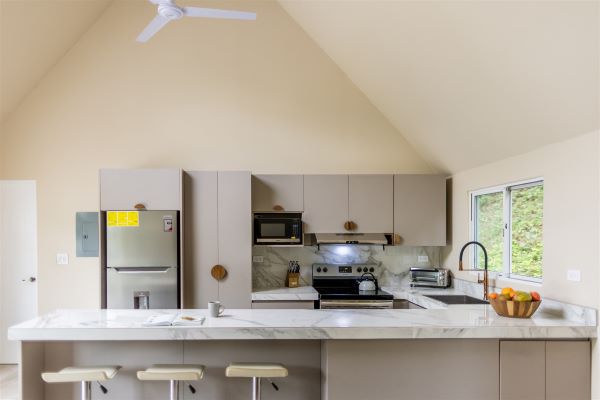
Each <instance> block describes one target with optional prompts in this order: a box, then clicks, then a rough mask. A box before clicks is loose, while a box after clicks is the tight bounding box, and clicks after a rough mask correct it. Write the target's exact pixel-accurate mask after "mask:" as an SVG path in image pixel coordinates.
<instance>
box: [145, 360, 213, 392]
mask: <svg viewBox="0 0 600 400" xmlns="http://www.w3.org/2000/svg"><path fill="white" fill-rule="evenodd" d="M203 376H204V365H188V364H155V365H153V366H151V367H150V368H147V369H146V370H144V371H138V372H137V378H138V379H139V380H140V381H169V383H170V384H169V388H170V390H169V394H170V399H171V400H177V397H178V396H179V382H180V381H199V380H200V379H202V377H203ZM190 390H192V392H193V393H195V391H196V389H194V388H193V386H190Z"/></svg>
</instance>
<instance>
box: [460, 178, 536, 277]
mask: <svg viewBox="0 0 600 400" xmlns="http://www.w3.org/2000/svg"><path fill="white" fill-rule="evenodd" d="M543 211H544V183H543V181H542V180H539V179H538V180H535V181H530V182H524V183H518V184H513V185H506V186H500V187H496V188H493V189H486V190H480V191H476V192H472V193H471V232H472V236H471V237H472V239H473V240H477V241H478V242H481V243H482V244H483V245H484V246H485V248H486V250H487V253H488V269H489V270H490V271H494V272H499V273H501V274H503V275H505V276H508V277H510V278H515V279H525V280H531V281H537V282H541V280H542V254H543V236H542V234H543V222H544V219H543ZM472 262H473V266H474V267H476V268H480V269H483V263H484V257H483V252H482V251H481V249H480V248H479V247H477V248H476V250H475V251H474V252H473V259H472Z"/></svg>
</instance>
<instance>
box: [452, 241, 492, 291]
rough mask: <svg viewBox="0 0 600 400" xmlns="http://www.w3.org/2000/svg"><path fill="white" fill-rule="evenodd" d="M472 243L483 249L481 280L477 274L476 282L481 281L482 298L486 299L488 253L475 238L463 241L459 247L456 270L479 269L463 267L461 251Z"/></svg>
mask: <svg viewBox="0 0 600 400" xmlns="http://www.w3.org/2000/svg"><path fill="white" fill-rule="evenodd" d="M472 244H474V245H476V246H479V247H481V250H483V259H484V266H483V280H481V279H479V276H477V283H483V299H484V300H487V299H488V254H487V250H486V249H485V247H484V246H483V245H482V244H481V243H479V242H477V241H475V240H473V241H471V242H467V243H465V245H464V246H463V247H462V249H460V256H459V257H458V270H459V271H480V270H479V269H463V253H464V252H465V249H466V248H467V247H469V246H470V245H472Z"/></svg>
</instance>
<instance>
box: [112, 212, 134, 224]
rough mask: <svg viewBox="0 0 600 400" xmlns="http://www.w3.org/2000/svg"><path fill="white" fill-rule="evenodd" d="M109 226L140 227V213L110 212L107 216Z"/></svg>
mask: <svg viewBox="0 0 600 400" xmlns="http://www.w3.org/2000/svg"><path fill="white" fill-rule="evenodd" d="M106 224H107V225H108V226H140V212H139V211H109V212H108V213H107V216H106Z"/></svg>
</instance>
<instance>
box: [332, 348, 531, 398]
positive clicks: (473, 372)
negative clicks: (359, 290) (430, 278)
mask: <svg viewBox="0 0 600 400" xmlns="http://www.w3.org/2000/svg"><path fill="white" fill-rule="evenodd" d="M322 352H323V354H322V365H323V369H324V371H323V373H324V375H323V376H324V377H325V382H324V385H323V396H322V398H323V400H365V399H377V400H399V399H419V400H425V399H426V400H498V340H494V339H489V340H460V339H450V340H427V339H419V340H364V341H361V340H327V341H324V345H323V347H322ZM524 398H526V397H524Z"/></svg>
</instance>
